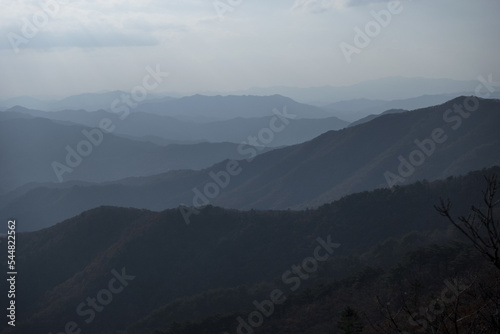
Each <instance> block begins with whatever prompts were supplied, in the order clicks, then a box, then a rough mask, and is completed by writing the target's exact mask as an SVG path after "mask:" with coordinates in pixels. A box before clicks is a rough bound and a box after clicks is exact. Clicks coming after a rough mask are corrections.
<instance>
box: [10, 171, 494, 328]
mask: <svg viewBox="0 0 500 334" xmlns="http://www.w3.org/2000/svg"><path fill="white" fill-rule="evenodd" d="M499 171H500V170H499V168H498V167H497V168H494V169H491V170H488V171H484V172H476V173H471V174H469V175H467V176H465V177H460V178H456V179H448V180H446V181H436V182H433V183H417V184H413V185H409V186H404V187H399V188H398V189H395V191H391V190H388V189H384V190H376V191H373V192H364V193H360V194H354V195H351V196H347V197H345V198H343V199H341V200H339V201H336V202H334V203H331V204H328V205H325V206H322V207H320V208H318V209H316V210H306V211H301V212H295V211H249V212H238V211H235V210H224V209H220V208H216V207H212V206H208V207H206V208H204V209H202V210H201V212H200V213H199V215H197V216H195V217H193V219H192V222H191V224H190V225H186V224H185V222H184V220H183V217H182V215H181V213H180V211H179V210H176V209H173V210H167V211H164V212H161V213H157V212H151V211H147V210H138V209H130V208H128V209H127V208H114V207H100V208H96V209H93V210H91V211H87V212H84V213H82V214H81V215H78V216H76V217H74V218H71V219H69V220H67V221H65V222H63V223H60V224H57V225H56V226H53V227H51V228H48V229H45V230H42V231H38V232H31V233H23V234H19V235H18V240H17V242H18V245H19V246H18V250H17V254H18V255H17V259H16V260H17V263H18V264H17V267H18V270H19V272H22V273H23V275H19V276H18V282H17V288H18V290H19V293H18V295H17V299H16V300H17V302H18V305H19V308H18V314H22V315H23V316H22V319H21V320H19V321H18V326H16V328H15V329H14V331H12V332H9V333H29V332H33V331H36V332H44V333H47V332H50V331H52V332H53V333H58V332H60V331H61V330H63V329H64V326H65V324H66V323H68V322H71V321H74V322H75V323H76V324H77V325H78V326H79V327H80V328H82V330H83V329H85V332H92V333H100V332H101V331H102V332H103V333H113V331H115V330H124V329H126V328H127V327H128V326H130V325H131V324H132V323H134V322H136V321H137V320H139V319H141V318H143V317H146V316H148V315H150V314H152V312H153V311H154V310H155V309H157V308H159V307H161V306H163V305H165V304H168V303H169V302H171V301H172V300H174V299H175V298H183V297H189V296H192V295H195V294H197V293H200V292H202V291H207V290H211V289H218V288H221V287H224V288H230V287H237V286H240V285H244V284H246V285H253V284H257V283H259V282H262V281H268V282H277V281H279V280H281V275H282V274H283V273H284V272H285V271H286V270H287V269H289V268H290V266H291V265H293V264H294V263H297V262H299V263H300V261H302V259H304V258H305V257H308V256H312V254H314V252H315V249H316V248H317V247H318V245H319V246H320V251H321V254H322V255H323V254H329V250H328V247H330V248H331V249H330V250H331V256H332V258H337V257H338V256H345V257H349V256H351V255H354V254H358V255H359V254H362V253H364V252H367V251H368V250H370V249H371V248H372V247H374V246H375V245H377V244H378V243H381V242H382V241H384V240H386V239H387V238H388V237H394V238H400V237H402V236H403V235H405V234H407V233H409V232H411V231H419V232H423V231H434V230H441V231H444V230H446V228H447V224H444V223H443V222H442V220H441V219H442V218H441V217H440V216H439V215H438V214H437V213H436V212H435V210H434V208H433V205H434V204H436V203H438V202H439V198H440V197H444V198H450V199H451V200H452V201H453V203H454V204H455V205H456V207H457V208H462V209H457V210H456V211H455V212H454V213H455V214H457V215H458V214H463V213H465V212H466V211H467V208H468V207H469V205H470V203H476V202H478V201H480V200H481V198H482V194H481V187H478V185H479V184H481V182H482V180H483V175H484V174H491V173H495V172H496V173H498V172H499ZM409 203H411V205H408V204H409ZM464 210H465V211H464ZM366 212H369V213H370V214H369V215H366ZM18 221H19V224H23V220H21V219H19V220H18ZM318 238H321V239H322V240H323V241H324V242H319V241H318ZM0 240H1V242H4V240H5V239H0ZM334 243H338V244H340V245H337V246H336V247H335V249H333V248H332V247H333V246H332V244H334ZM337 247H338V248H337ZM342 268H343V269H342V270H343V271H337V272H336V273H335V277H342V276H345V275H346V273H347V272H348V271H349V269H348V268H347V267H342ZM344 271H345V272H344ZM324 272H325V271H324V270H320V271H319V272H318V274H317V275H315V276H314V277H315V278H312V277H311V279H310V282H307V283H311V284H312V283H314V282H315V279H316V277H317V276H318V275H322V273H324ZM323 275H324V274H323ZM118 277H120V278H118ZM330 279H331V277H330ZM111 281H112V283H110V282H111ZM299 281H300V280H299ZM293 282H294V281H293V280H292V281H289V282H288V283H287V282H286V281H284V283H285V286H284V287H283V289H285V288H287V287H288V291H289V290H290V289H289V286H290V285H292V284H290V283H293ZM295 282H296V279H295ZM6 284H7V283H6V281H5V280H2V282H1V283H0V288H2V291H7V290H6V289H7V286H6ZM110 284H111V285H110ZM273 284H277V283H273ZM294 284H295V283H294ZM303 284H306V282H305V281H303ZM120 288H122V289H120ZM103 289H110V290H112V291H114V292H113V293H112V294H111V298H110V299H112V302H110V303H109V304H106V306H105V309H104V310H101V311H102V312H91V311H90V310H91V307H90V306H89V305H88V304H86V300H87V297H91V298H92V297H94V298H95V297H96V296H99V294H100V296H101V297H100V299H99V298H98V300H103V298H106V296H104V295H103V294H105V292H101V291H102V290H103ZM284 291H285V290H284ZM108 297H109V296H108ZM250 298H253V297H251V296H248V300H246V299H243V300H240V304H238V307H240V306H241V307H243V308H245V309H246V308H249V307H251V302H252V300H253V299H250ZM82 303H83V304H82ZM210 303H211V305H214V306H213V307H211V308H210V310H211V312H212V314H215V313H218V312H220V311H221V310H224V307H223V306H221V305H220V303H218V302H217V300H216V299H211V300H210ZM199 306H200V307H201V305H199ZM216 307H219V308H216ZM233 311H234V309H233ZM92 314H93V316H92ZM153 315H154V313H153ZM164 316H165V317H168V315H165V314H164ZM201 316H202V314H191V315H190V317H191V318H190V319H193V320H197V318H198V317H201ZM234 321H235V319H234ZM164 325H165V326H167V325H168V323H166V324H164ZM5 326H6V324H5V322H2V324H1V325H0V331H1V330H2V329H4V328H6V327H5ZM136 330H137V328H136ZM150 332H152V329H150V330H149V331H147V330H145V329H142V330H141V329H139V330H137V331H136V332H134V333H150ZM2 333H3V332H2Z"/></svg>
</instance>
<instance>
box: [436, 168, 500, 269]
mask: <svg viewBox="0 0 500 334" xmlns="http://www.w3.org/2000/svg"><path fill="white" fill-rule="evenodd" d="M485 179H486V182H487V187H486V190H485V191H483V201H484V204H486V208H485V209H481V208H478V207H476V206H472V209H471V211H472V212H471V213H470V214H469V215H468V216H467V217H465V216H460V217H459V218H458V219H455V218H453V217H452V215H451V212H450V210H451V202H450V200H448V201H446V202H445V201H444V200H442V199H441V204H440V205H439V206H434V207H435V208H436V210H437V211H438V212H439V213H440V214H441V215H442V216H443V217H446V218H448V220H449V221H450V222H451V223H452V224H453V225H454V226H455V227H456V228H457V229H458V230H459V231H460V232H462V233H463V234H464V235H465V236H466V237H467V238H468V239H469V240H470V241H471V242H472V244H473V245H474V247H475V248H476V249H477V250H478V251H479V252H480V253H481V254H482V255H483V256H484V257H486V258H487V259H488V261H490V262H492V263H493V264H494V265H495V267H497V268H498V269H500V223H499V220H498V217H495V216H494V214H495V208H496V207H498V206H499V205H500V199H497V198H496V195H497V190H498V182H497V177H496V175H494V176H492V177H485Z"/></svg>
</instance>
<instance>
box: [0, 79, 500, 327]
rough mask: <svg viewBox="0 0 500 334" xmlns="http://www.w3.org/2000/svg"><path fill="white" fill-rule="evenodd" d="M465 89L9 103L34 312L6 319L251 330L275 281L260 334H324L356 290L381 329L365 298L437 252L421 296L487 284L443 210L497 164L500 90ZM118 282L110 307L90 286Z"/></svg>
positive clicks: (13, 213)
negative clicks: (458, 281)
mask: <svg viewBox="0 0 500 334" xmlns="http://www.w3.org/2000/svg"><path fill="white" fill-rule="evenodd" d="M389 82H390V81H389ZM121 94H122V93H121V92H112V93H109V94H97V95H94V94H84V95H82V96H76V97H70V98H68V99H65V100H64V103H66V104H65V105H66V106H67V107H71V103H75V104H77V103H79V101H80V99H87V100H89V99H90V102H88V103H87V104H86V105H85V106H86V107H87V108H89V109H91V106H98V105H102V104H103V101H105V99H106V98H110V97H111V98H120V96H121ZM456 95H457V93H454V94H437V95H425V96H418V97H413V98H409V99H399V100H392V101H384V100H374V99H352V100H343V101H338V102H334V103H331V104H329V105H327V106H324V107H318V106H313V105H308V104H304V103H299V102H296V101H294V100H292V99H291V98H288V97H285V96H281V95H270V96H208V95H206V96H205V95H193V96H187V97H180V98H175V99H174V98H169V97H161V96H153V97H151V99H149V100H147V101H145V102H144V103H141V104H138V105H137V106H135V107H133V108H132V107H130V106H129V107H127V108H124V106H125V104H123V103H122V104H120V105H119V106H120V107H121V108H115V109H114V110H113V108H111V109H99V110H96V111H89V110H86V109H85V108H77V109H75V110H71V109H64V110H58V111H44V110H40V109H31V108H26V107H24V106H14V107H11V108H8V109H6V110H4V111H2V112H0V152H1V154H2V159H1V160H0V168H1V169H2V171H3V172H4V173H2V175H1V176H0V219H1V220H4V221H8V220H9V219H13V218H14V219H15V220H16V222H18V223H17V228H16V230H17V232H18V243H19V248H18V250H17V252H18V254H19V256H18V258H17V260H16V261H17V263H18V264H17V266H18V270H19V271H22V272H23V273H24V274H23V277H19V279H18V282H17V284H18V285H17V286H18V287H19V291H20V292H19V293H18V295H17V298H18V301H19V305H20V306H19V308H18V310H17V312H18V314H22V320H19V323H18V324H19V325H18V326H16V328H14V329H11V328H8V327H7V325H5V324H3V323H2V324H1V325H0V333H1V334H17V333H26V332H33V331H40V330H42V331H47V332H50V331H52V332H54V331H56V330H59V329H58V328H64V327H65V326H66V325H67V324H68V323H70V324H71V325H72V326H73V327H74V326H78V328H81V329H82V330H83V329H86V330H88V331H89V332H96V333H103V334H115V333H120V334H139V333H141V334H142V333H146V334H153V333H154V334H157V333H161V334H194V333H199V332H206V333H210V334H212V333H220V332H228V333H232V332H236V333H242V332H244V331H245V330H244V329H243V328H245V326H247V327H246V328H247V332H248V331H249V330H248V328H250V327H248V326H250V325H248V324H246V323H244V322H245V321H250V323H251V320H249V319H250V318H248V314H249V313H250V312H252V307H257V306H256V305H258V307H260V306H261V305H260V304H256V303H257V302H256V301H257V300H265V298H271V297H269V291H276V289H277V287H279V289H281V290H282V291H287V292H286V293H284V294H283V296H284V297H283V298H284V299H283V303H276V304H275V305H274V306H273V310H276V314H275V315H273V316H272V317H270V318H269V319H270V321H269V322H265V323H264V324H263V325H262V326H261V327H259V333H262V334H267V333H273V334H275V333H283V334H285V333H286V334H289V333H297V334H299V333H300V334H303V333H308V334H309V333H310V334H317V333H330V332H334V331H335V328H337V322H341V320H342V316H341V315H340V313H341V311H342V308H339V309H337V308H338V307H339V306H336V305H344V303H345V300H349V301H350V303H351V304H352V305H356V306H357V307H358V308H359V309H362V310H363V311H364V312H366V314H367V315H369V316H370V317H371V318H372V319H375V321H376V322H378V323H383V322H384V318H381V317H380V314H379V313H378V310H379V308H378V305H375V304H374V303H367V302H366V296H367V295H368V296H370V297H369V298H370V300H376V298H377V297H378V295H377V294H376V293H377V292H380V291H385V292H384V293H385V294H386V295H390V294H391V293H393V291H390V289H389V290H385V289H387V288H382V287H387V286H392V285H393V284H394V281H398V282H399V277H400V275H405V276H406V277H410V276H412V275H415V263H416V262H418V261H417V260H415V259H416V258H426V259H427V260H426V261H427V262H425V263H424V264H419V266H421V267H419V271H418V272H419V273H426V276H425V277H424V278H423V279H424V280H425V281H426V282H428V288H427V289H426V292H425V293H426V294H429V295H430V294H432V293H436V291H435V289H436V288H435V285H436V284H439V282H437V281H438V280H439V279H440V280H444V279H451V278H452V277H453V275H454V274H456V273H458V272H460V273H462V275H465V274H466V272H467V271H466V270H469V269H471V268H476V269H475V270H476V272H479V273H480V274H481V280H484V281H482V283H481V284H489V281H488V280H489V279H490V278H488V277H486V276H484V275H486V274H485V273H486V272H487V270H485V268H486V267H487V266H488V263H487V262H486V261H485V260H482V259H481V258H480V257H479V255H478V254H476V253H474V252H473V251H471V248H470V246H469V245H467V244H466V243H464V240H463V239H460V238H459V237H457V235H456V232H455V231H454V230H453V229H451V228H450V226H449V225H447V224H442V223H440V222H441V220H440V217H439V214H437V213H436V211H435V208H434V205H436V204H438V203H439V200H440V199H442V198H449V199H451V200H452V202H453V204H454V207H456V209H455V211H454V214H455V215H467V214H468V208H469V207H470V205H471V204H474V203H479V202H481V200H482V196H483V195H482V192H481V191H482V187H481V184H482V183H484V177H485V176H489V177H492V176H493V175H496V174H498V173H500V170H499V167H498V166H500V150H499V149H498V148H499V147H500V132H499V131H498V124H500V112H499V111H500V100H499V99H495V97H497V96H498V94H497V93H495V94H491V95H490V96H491V98H489V99H485V98H476V97H471V96H458V97H455V96H456ZM94 96H95V97H96V99H95V100H92V97H94ZM35 103H36V101H35ZM58 105H63V102H61V103H60V104H58ZM420 107H422V108H420ZM386 108H387V109H386ZM343 119H346V120H348V121H345V120H343ZM350 121H351V122H350ZM388 188H390V189H388ZM5 232H7V231H6V227H5V226H2V227H1V229H0V233H5ZM5 240H6V239H5V238H3V237H0V244H2V245H3V244H4V243H5ZM318 240H320V241H318ZM336 240H340V241H339V242H337V241H336ZM318 244H319V245H322V246H321V247H323V250H324V251H326V252H327V253H326V254H328V260H326V261H325V262H324V263H321V264H320V263H316V264H315V269H314V270H312V271H310V275H309V274H308V275H307V276H304V275H302V274H300V273H299V272H297V271H296V267H294V266H292V267H291V270H290V271H287V268H290V265H291V264H293V263H294V262H296V261H298V260H297V259H299V260H300V259H302V258H306V259H308V257H307V256H308V255H310V254H311V248H312V249H313V250H314V249H317V248H316V247H317V245H318ZM332 245H335V247H333V246H332ZM436 245H438V246H436ZM325 247H326V248H325ZM436 247H437V248H436ZM337 248H338V249H337ZM429 249H430V250H429ZM450 253H453V256H451V255H449V254H450ZM447 254H448V255H447ZM408 258H409V259H408ZM49 259H50V260H49ZM311 259H312V258H311ZM2 261H3V262H2V263H3V264H4V262H5V260H2ZM304 261H306V260H304ZM304 263H305V262H302V265H304ZM449 263H452V264H451V265H450V264H449ZM5 265H6V263H5ZM369 266H375V267H376V268H370V267H369ZM422 266H423V267H422ZM436 267H439V268H442V267H445V268H446V269H444V270H440V271H439V275H436V270H435V268H436ZM172 268H174V270H172ZM228 268H231V270H228ZM304 268H306V267H304ZM422 268H423V269H422ZM288 272H290V274H288ZM294 273H295V274H297V275H299V276H297V277H293V276H290V275H292V274H294ZM199 277H202V278H203V279H198V278H199ZM360 277H361V278H360ZM438 277H439V278H438ZM280 278H281V280H280ZM114 279H115V280H116V282H120V283H121V284H122V288H123V291H124V292H123V294H122V293H120V294H119V295H118V294H117V295H114V296H113V298H116V300H120V302H119V303H118V302H116V303H113V307H109V308H106V313H102V315H104V314H105V316H101V314H100V312H98V313H96V312H94V311H92V309H90V308H88V307H90V304H85V303H86V302H88V301H89V300H88V299H86V298H87V297H86V296H92V295H95V294H96V293H97V294H98V295H96V298H97V299H96V300H99V298H101V301H102V298H103V297H102V296H103V295H102V294H101V295H99V294H100V293H104V292H102V291H105V290H103V289H102V287H103V286H106V285H107V284H110V283H109V282H110V281H112V280H114ZM292 283H295V285H294V286H295V287H297V289H295V287H293V288H290V286H291V284H292ZM398 284H401V285H398V287H399V288H400V289H405V288H408V287H406V286H405V284H404V283H398ZM107 286H108V287H110V285H107ZM0 287H1V288H2V289H4V290H7V289H8V287H7V286H6V282H2V283H0ZM300 287H302V288H303V289H304V290H301V289H302V288H301V289H299V288H300ZM360 287H362V288H361V290H360ZM306 288H308V289H312V290H307V289H306ZM113 289H114V287H113ZM346 289H347V290H346ZM477 289H479V287H478V288H477ZM296 290H297V291H296ZM348 290H349V291H351V292H350V293H347V292H346V291H348ZM106 291H107V290H106ZM109 291H111V290H109ZM120 291H122V290H120ZM310 291H315V292H310ZM110 293H111V292H110ZM347 295H349V296H347ZM99 296H101V297H99ZM285 296H286V297H285ZM477 298H479V300H483V299H484V300H486V297H484V296H480V297H477ZM82 300H84V302H83V304H82ZM85 301H86V302H85ZM90 301H91V300H90ZM252 301H253V302H252ZM484 302H485V303H486V301H484ZM104 303H105V301H104ZM263 303H264V302H263ZM463 303H464V307H466V306H468V304H467V302H465V301H464V302H463ZM281 304H283V305H281ZM259 310H262V308H260V309H259ZM311 310H316V311H315V312H314V315H313V314H311V313H310V312H311ZM262 312H264V311H262ZM273 312H274V311H273ZM332 312H333V315H332V314H331V313H332ZM220 314H224V316H221V315H220ZM250 314H252V313H250ZM86 316H87V317H86ZM242 319H243V320H242ZM294 319H301V324H299V325H297V324H292V323H293V320H294ZM331 319H334V320H335V321H334V322H333V323H332V320H331ZM71 321H73V322H71ZM311 321H312V323H310V324H308V323H309V322H311ZM181 323H182V324H181ZM87 324H89V327H87V328H86V326H87ZM306 324H308V325H306ZM404 326H405V325H404ZM471 326H472V325H471ZM75 328H76V327H75ZM407 329H408V330H412V328H411V327H408V328H407ZM255 332H256V333H257V331H255ZM368 333H371V332H368Z"/></svg>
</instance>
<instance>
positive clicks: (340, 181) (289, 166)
mask: <svg viewBox="0 0 500 334" xmlns="http://www.w3.org/2000/svg"><path fill="white" fill-rule="evenodd" d="M469 102H470V98H467V97H460V98H456V99H454V100H451V101H448V102H446V103H445V104H442V105H439V106H434V107H430V108H424V109H418V110H413V111H409V112H403V113H397V114H387V115H383V116H381V117H377V118H375V119H373V120H372V121H369V122H367V123H364V124H361V125H358V126H353V127H350V128H345V129H342V130H337V131H329V132H326V133H324V134H322V135H320V136H318V137H317V138H315V139H313V140H310V141H308V142H305V143H303V144H298V145H294V146H289V147H285V148H281V149H276V150H273V151H270V152H266V153H263V154H260V155H258V156H256V153H258V149H252V148H248V149H247V150H246V151H244V152H242V153H243V159H241V157H240V159H239V160H238V161H234V160H228V161H224V162H220V163H217V164H215V165H213V166H211V167H210V168H207V169H204V170H200V171H191V170H180V171H172V172H168V173H163V174H158V175H154V176H149V177H140V178H127V179H123V180H118V181H113V182H108V183H106V184H95V185H76V186H75V185H72V186H71V187H69V186H68V187H61V186H59V187H57V188H56V187H51V186H50V185H43V186H40V187H36V188H34V189H29V190H28V191H26V192H18V193H16V194H15V195H14V194H12V196H10V195H9V194H6V196H7V197H8V198H9V200H8V201H6V202H4V203H5V204H3V205H2V207H1V208H0V217H2V218H7V217H10V216H12V215H14V216H16V217H19V219H22V220H23V221H24V222H25V224H24V228H25V230H36V229H40V228H43V227H46V226H50V225H52V224H54V223H55V222H57V221H61V220H63V219H66V218H69V217H72V216H74V215H76V214H78V213H80V212H82V211H84V210H88V209H91V208H93V207H96V206H99V205H114V206H125V207H136V208H145V209H150V210H163V209H167V208H174V207H177V206H179V205H181V204H183V205H187V206H203V205H207V204H214V205H218V206H222V207H226V208H235V209H287V208H293V209H305V208H308V207H317V206H319V205H322V204H324V203H328V202H331V201H334V200H337V199H339V198H341V197H343V196H345V195H348V194H352V193H356V192H360V191H365V190H371V189H375V188H380V187H388V186H390V187H394V186H398V185H401V184H408V183H411V182H415V181H417V180H424V179H427V180H435V179H442V178H446V177H449V176H452V175H460V174H464V173H467V172H469V171H472V170H477V169H481V168H484V167H490V166H495V165H499V164H500V154H499V153H500V152H499V151H498V147H499V145H500V134H499V132H498V131H497V126H496V125H497V124H499V123H500V114H499V113H498V109H499V107H500V101H498V100H491V99H490V100H486V99H478V100H477V103H478V104H477V106H476V107H477V110H475V111H474V112H467V111H466V110H465V109H464V108H465V107H464V106H466V107H467V108H470V107H468V104H467V103H469ZM83 170H85V169H84V168H83ZM190 215H192V211H191V213H190V214H188V216H190Z"/></svg>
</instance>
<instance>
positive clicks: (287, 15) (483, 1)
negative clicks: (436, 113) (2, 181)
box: [0, 0, 500, 98]
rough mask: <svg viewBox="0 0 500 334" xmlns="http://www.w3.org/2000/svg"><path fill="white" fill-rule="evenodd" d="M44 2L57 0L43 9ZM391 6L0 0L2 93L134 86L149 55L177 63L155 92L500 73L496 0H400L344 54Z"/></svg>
mask: <svg viewBox="0 0 500 334" xmlns="http://www.w3.org/2000/svg"><path fill="white" fill-rule="evenodd" d="M216 3H217V4H219V11H220V12H219V13H218V12H217V10H216V8H215V7H216V6H215V4H216ZM227 3H232V5H227ZM40 4H50V5H49V8H46V9H45V11H44V10H43V9H42V8H41V7H40ZM222 4H226V5H225V6H226V7H224V5H222ZM388 5H389V3H388V2H386V1H373V0H290V1H285V0H265V1H264V0H221V1H212V0H128V1H127V0H87V1H83V0H80V1H71V0H64V1H63V0H59V1H57V3H56V1H55V0H51V1H49V0H45V1H32V0H0V36H1V39H0V57H1V62H0V97H2V98H4V97H12V96H19V95H34V96H43V95H49V96H53V97H56V96H57V97H60V96H66V95H70V94H76V93H83V92H89V91H90V92H97V91H106V90H117V89H121V90H125V91H129V90H130V89H131V88H132V87H134V86H136V85H138V84H140V83H141V82H142V79H143V77H144V76H145V75H146V73H147V72H146V70H145V68H146V67H147V66H151V67H153V68H154V67H156V65H157V64H159V65H160V67H161V69H162V70H163V71H166V72H169V73H170V76H169V77H168V78H167V79H166V80H165V81H164V82H163V83H162V85H161V86H160V87H159V88H158V89H157V90H158V91H157V92H158V93H159V92H163V91H166V92H171V91H177V92H193V91H200V90H201V91H203V90H207V91H231V90H239V89H245V88H249V87H255V86H258V87H270V86H277V85H285V86H299V87H307V86H322V85H334V86H340V85H349V84H354V83H357V82H360V81H364V80H369V79H376V78H383V77H388V76H405V77H414V76H419V77H429V78H452V79H475V78H476V77H477V76H478V75H481V74H482V75H486V74H489V73H493V75H494V78H498V77H499V76H500V66H498V65H499V60H500V46H499V44H500V43H499V40H500V38H499V37H498V34H499V32H500V20H499V19H498V15H499V14H500V1H498V0H476V1H472V0H413V1H403V2H401V8H402V11H401V12H400V13H398V14H394V15H393V16H392V18H391V22H390V23H389V24H388V25H387V26H386V27H382V28H381V29H380V32H379V33H372V34H373V35H375V36H374V37H373V38H372V40H371V42H370V43H369V45H368V46H366V47H363V48H359V53H355V54H352V55H351V56H352V57H351V62H350V63H348V62H347V61H346V58H345V57H344V55H343V52H342V50H341V48H340V45H341V43H342V42H345V43H348V44H350V45H353V46H355V44H354V37H355V31H354V29H355V27H359V28H361V29H365V26H366V25H367V24H368V23H369V22H370V21H373V20H374V18H373V17H372V14H371V13H372V11H375V12H379V11H380V10H383V9H387V8H388ZM229 6H230V7H229ZM47 12H51V13H50V14H51V15H49V14H46V13H47ZM222 12H223V13H222ZM219 14H222V15H219ZM221 16H222V18H221ZM37 24H38V26H39V27H40V28H37V29H38V31H33V29H31V28H32V27H33V26H36V25H37ZM30 26H31V27H30ZM13 46H17V47H18V50H17V52H16V51H15V50H14V48H13Z"/></svg>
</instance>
